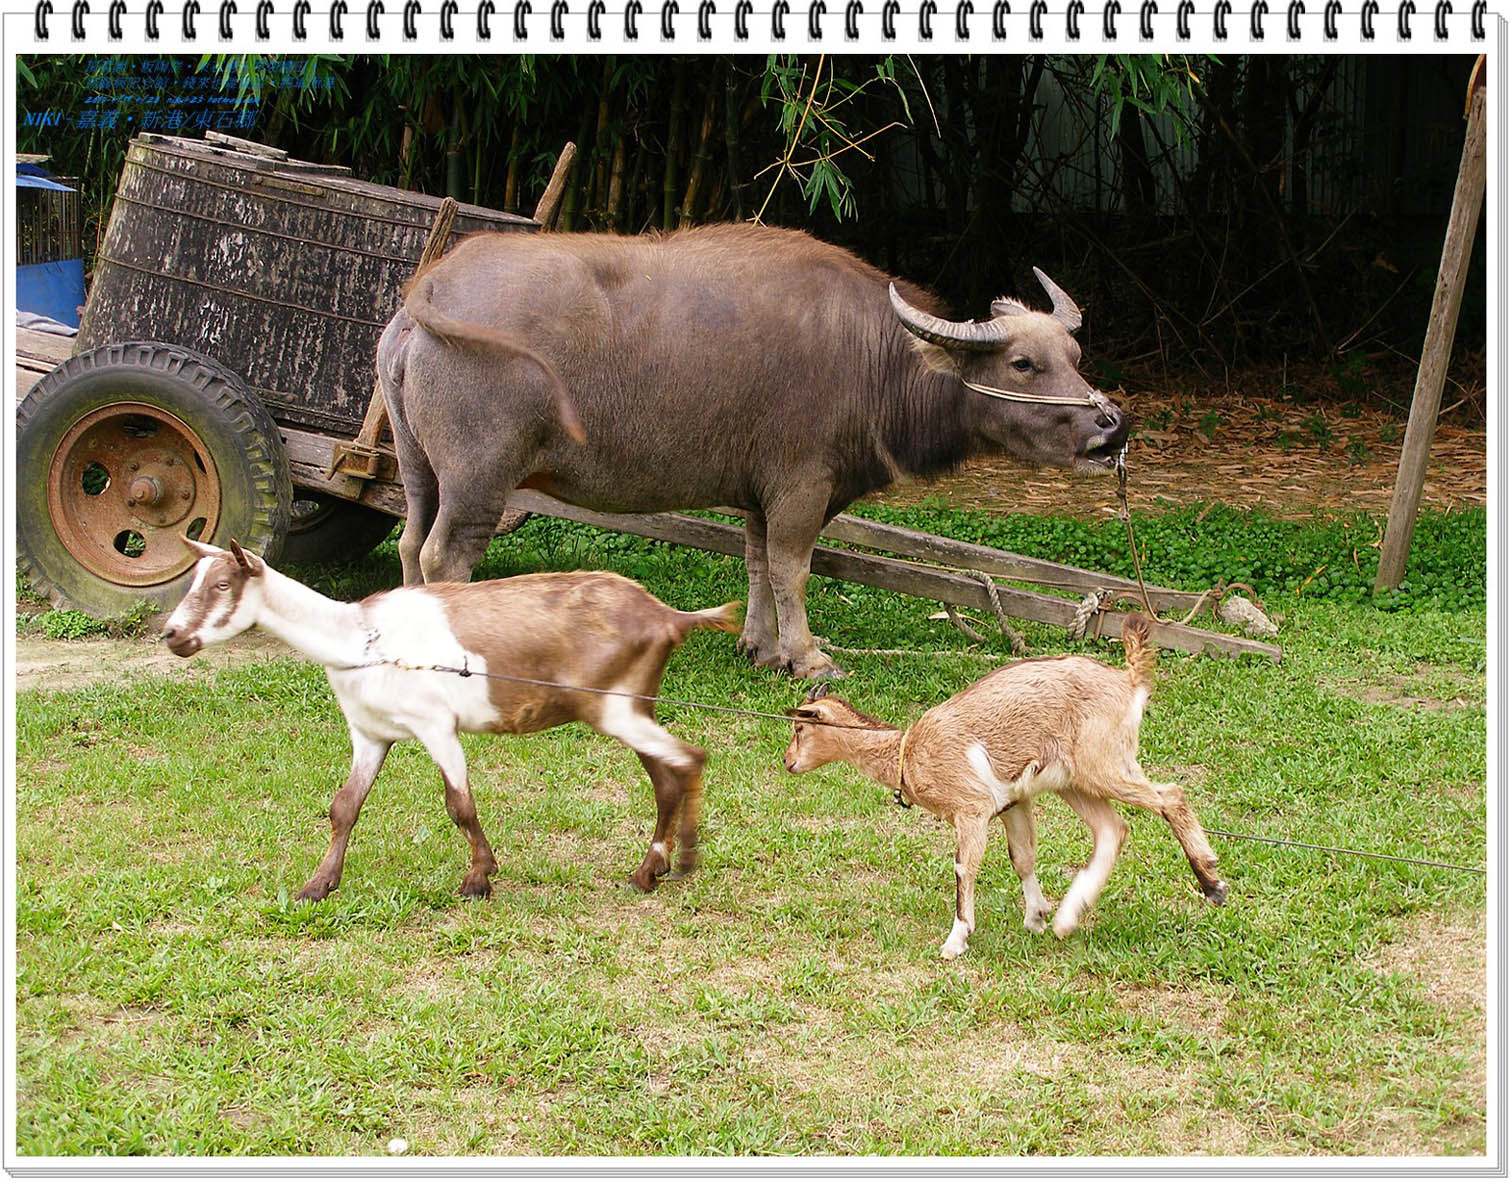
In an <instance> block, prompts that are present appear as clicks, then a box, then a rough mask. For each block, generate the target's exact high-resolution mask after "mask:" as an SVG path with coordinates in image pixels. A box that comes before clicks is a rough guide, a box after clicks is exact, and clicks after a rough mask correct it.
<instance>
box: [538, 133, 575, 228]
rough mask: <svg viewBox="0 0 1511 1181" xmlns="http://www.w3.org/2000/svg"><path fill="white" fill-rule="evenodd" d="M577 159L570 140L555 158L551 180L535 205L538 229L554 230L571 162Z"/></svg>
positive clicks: (573, 145) (570, 169)
mask: <svg viewBox="0 0 1511 1181" xmlns="http://www.w3.org/2000/svg"><path fill="white" fill-rule="evenodd" d="M576 158H577V145H576V144H574V143H572V142H571V141H570V140H568V141H567V143H566V145H565V146H564V147H563V148H562V149H561V155H559V156H557V157H556V167H555V168H553V169H552V170H551V179H550V180H548V181H547V182H546V191H545V192H543V193H542V194H541V195H540V200H539V201H537V202H536V203H535V220H536V221H538V222H540V228H541V229H543V230H551V229H555V228H556V219H557V217H558V216H559V215H560V214H561V201H562V197H563V196H564V195H565V193H566V188H567V175H568V174H569V173H570V172H571V171H572V161H573V160H575V159H576Z"/></svg>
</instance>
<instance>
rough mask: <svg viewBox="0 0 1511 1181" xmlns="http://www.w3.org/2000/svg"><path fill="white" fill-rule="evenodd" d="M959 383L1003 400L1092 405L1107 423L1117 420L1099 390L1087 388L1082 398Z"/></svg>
mask: <svg viewBox="0 0 1511 1181" xmlns="http://www.w3.org/2000/svg"><path fill="white" fill-rule="evenodd" d="M960 384H961V385H963V386H965V388H966V389H968V390H975V391H976V393H978V394H985V395H986V396H987V397H988V398H1001V399H1002V400H1003V401H1004V402H1038V403H1040V404H1041V405H1045V406H1092V407H1095V408H1096V409H1097V410H1098V411H1100V412H1101V414H1102V418H1103V419H1104V420H1105V421H1106V422H1107V423H1108V424H1109V425H1110V424H1111V423H1113V422H1116V421H1117V420H1116V419H1115V418H1113V415H1112V411H1113V405H1112V399H1110V398H1109V397H1108V396H1107V395H1106V394H1104V393H1102V391H1101V390H1087V391H1086V396H1085V397H1084V398H1067V397H1064V396H1063V395H1060V394H1029V393H1025V392H1023V391H1022V390H1004V389H1001V388H999V387H997V386H994V385H982V384H981V383H980V382H977V381H966V380H965V378H963V377H962V378H961V379H960Z"/></svg>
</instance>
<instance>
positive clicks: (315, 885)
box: [294, 882, 336, 902]
mask: <svg viewBox="0 0 1511 1181" xmlns="http://www.w3.org/2000/svg"><path fill="white" fill-rule="evenodd" d="M335 888H336V887H335V886H334V885H331V884H328V883H326V882H310V883H309V884H308V885H306V886H305V887H304V889H302V890H300V891H299V893H297V894H295V895H294V901H296V902H323V901H325V899H326V898H327V897H329V896H330V893H331V891H332V890H334V889H335Z"/></svg>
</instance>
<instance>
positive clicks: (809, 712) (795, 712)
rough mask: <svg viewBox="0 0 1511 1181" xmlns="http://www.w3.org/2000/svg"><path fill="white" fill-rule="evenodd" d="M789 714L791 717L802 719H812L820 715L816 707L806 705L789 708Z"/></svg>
mask: <svg viewBox="0 0 1511 1181" xmlns="http://www.w3.org/2000/svg"><path fill="white" fill-rule="evenodd" d="M787 716H788V717H789V718H801V719H808V720H812V719H814V718H817V717H818V716H819V712H818V710H816V709H805V708H804V707H802V706H801V705H800V706H798V707H797V708H796V709H789V710H788V711H787Z"/></svg>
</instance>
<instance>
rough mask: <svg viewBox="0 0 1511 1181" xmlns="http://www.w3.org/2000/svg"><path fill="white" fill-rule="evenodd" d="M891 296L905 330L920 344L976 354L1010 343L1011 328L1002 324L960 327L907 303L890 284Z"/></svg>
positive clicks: (955, 323)
mask: <svg viewBox="0 0 1511 1181" xmlns="http://www.w3.org/2000/svg"><path fill="white" fill-rule="evenodd" d="M887 295H888V296H890V297H891V300H892V310H893V311H894V312H896V313H897V318H898V319H899V320H901V321H902V326H903V327H904V328H906V329H907V330H908V331H909V332H911V333H912V334H913V335H914V336H916V337H918V339H919V340H926V341H928V342H929V343H930V344H937V345H939V346H940V347H941V348H946V349H968V350H969V351H971V352H976V353H989V352H993V351H995V350H996V349H1000V348H1001V347H1002V345H1003V343H1004V342H1005V341H1006V340H1007V328H1006V326H1005V325H1004V324H1003V323H1002V322H1001V321H1000V320H988V321H987V322H986V323H984V324H976V323H972V322H970V321H966V322H965V323H959V322H957V321H954V320H945V319H942V318H940V317H939V316H933V315H930V314H929V313H928V312H923V311H919V310H918V309H917V308H915V307H914V306H913V305H912V304H910V303H909V302H908V301H907V300H905V299H903V297H902V296H901V295H899V294H898V293H897V285H896V284H895V283H888V284H887Z"/></svg>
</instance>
